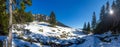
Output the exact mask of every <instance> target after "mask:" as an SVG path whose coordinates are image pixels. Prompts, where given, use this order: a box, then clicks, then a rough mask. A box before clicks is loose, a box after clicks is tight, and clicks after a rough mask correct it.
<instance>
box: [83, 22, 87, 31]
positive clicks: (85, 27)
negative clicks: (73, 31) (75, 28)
mask: <svg viewBox="0 0 120 47" xmlns="http://www.w3.org/2000/svg"><path fill="white" fill-rule="evenodd" d="M86 29H87V25H86V22H85V23H84V26H83V30H84V31H86Z"/></svg>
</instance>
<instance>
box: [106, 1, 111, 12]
mask: <svg viewBox="0 0 120 47" xmlns="http://www.w3.org/2000/svg"><path fill="white" fill-rule="evenodd" d="M109 9H110V6H109V2H108V1H107V3H106V9H105V10H106V13H109Z"/></svg>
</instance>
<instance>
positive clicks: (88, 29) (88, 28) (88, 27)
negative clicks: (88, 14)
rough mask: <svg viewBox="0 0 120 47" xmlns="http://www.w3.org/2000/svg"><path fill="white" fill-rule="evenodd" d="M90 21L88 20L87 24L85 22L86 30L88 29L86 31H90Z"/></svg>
mask: <svg viewBox="0 0 120 47" xmlns="http://www.w3.org/2000/svg"><path fill="white" fill-rule="evenodd" d="M90 30H91V29H90V23H89V22H88V24H87V31H88V33H90Z"/></svg>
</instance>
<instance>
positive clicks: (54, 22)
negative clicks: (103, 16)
mask: <svg viewBox="0 0 120 47" xmlns="http://www.w3.org/2000/svg"><path fill="white" fill-rule="evenodd" d="M50 24H51V26H52V27H55V26H56V17H55V14H54V12H53V11H52V12H51V14H50Z"/></svg>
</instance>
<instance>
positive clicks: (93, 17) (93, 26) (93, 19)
mask: <svg viewBox="0 0 120 47" xmlns="http://www.w3.org/2000/svg"><path fill="white" fill-rule="evenodd" d="M95 26H96V15H95V12H93V16H92V30H94V29H95Z"/></svg>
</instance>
